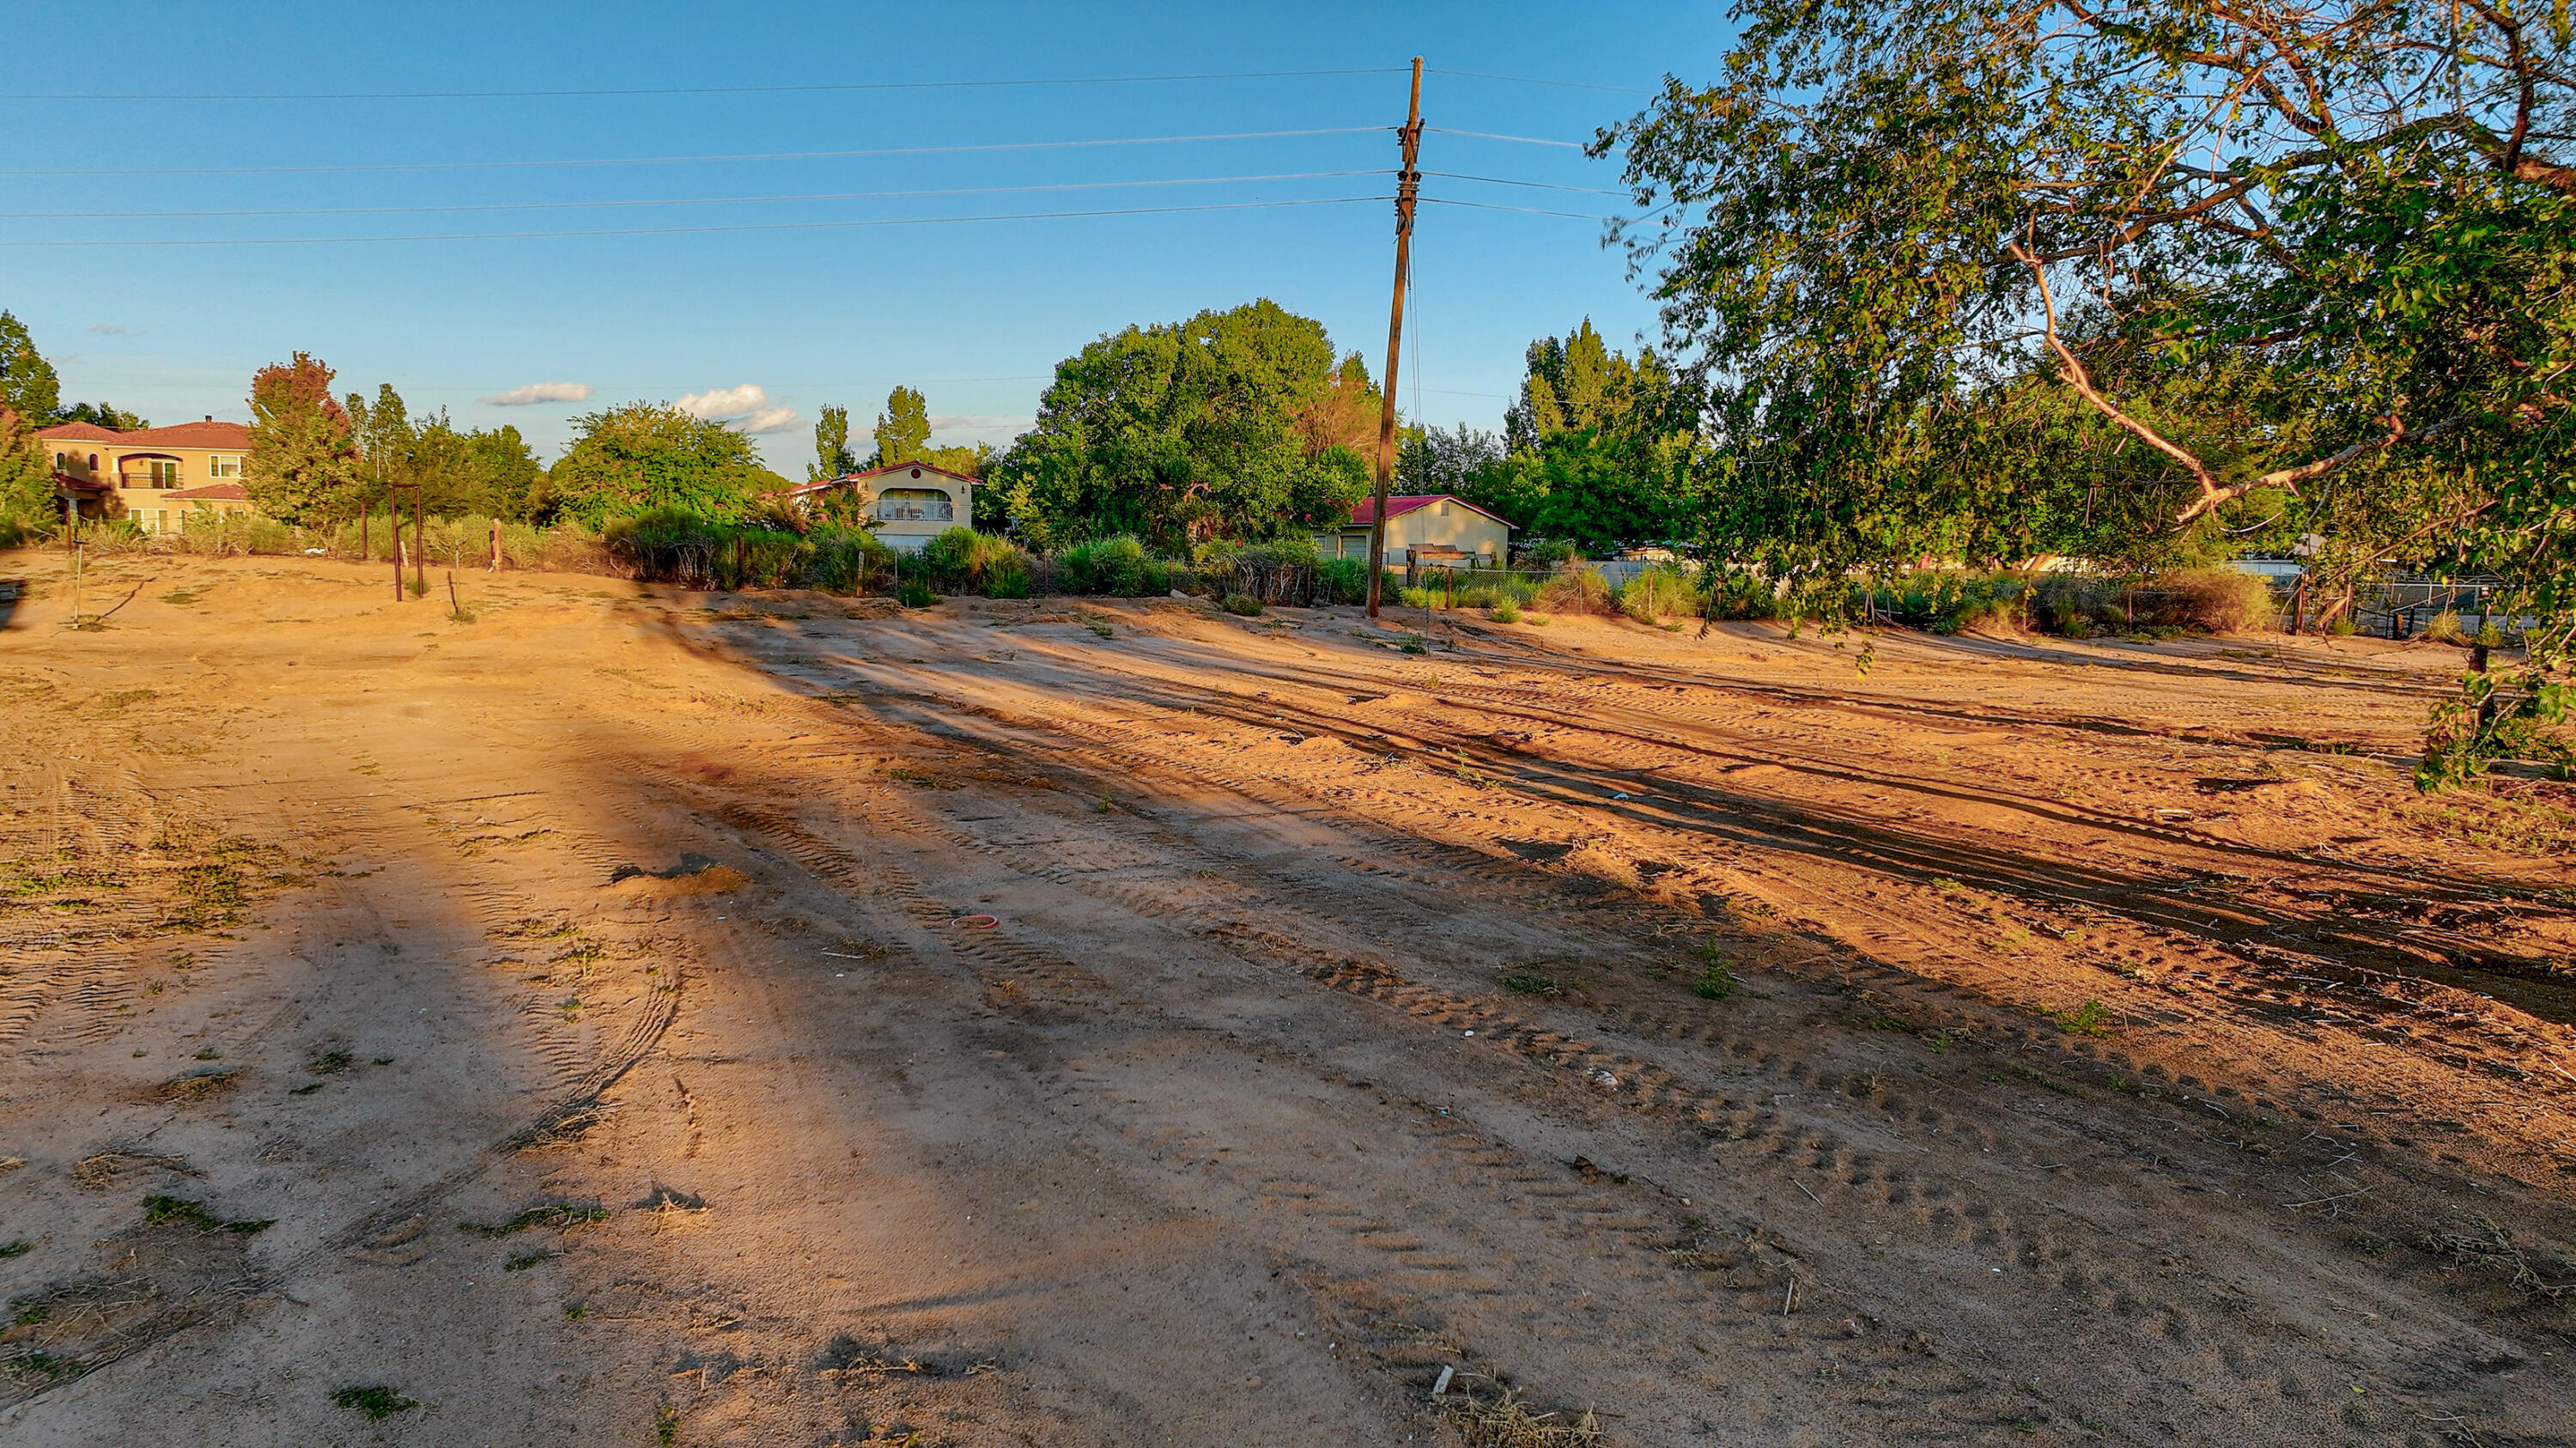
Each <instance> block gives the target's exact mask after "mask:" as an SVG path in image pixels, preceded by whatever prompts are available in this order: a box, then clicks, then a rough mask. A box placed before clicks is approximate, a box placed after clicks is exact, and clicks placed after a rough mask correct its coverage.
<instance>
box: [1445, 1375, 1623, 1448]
mask: <svg viewBox="0 0 2576 1448" xmlns="http://www.w3.org/2000/svg"><path fill="white" fill-rule="evenodd" d="M1460 1381H1461V1382H1465V1381H1467V1380H1466V1379H1461V1380H1460ZM1440 1416H1441V1417H1442V1418H1444V1419H1446V1420H1447V1421H1448V1423H1449V1426H1450V1427H1452V1428H1455V1429H1456V1430H1457V1431H1458V1438H1459V1441H1460V1442H1462V1443H1465V1444H1466V1445H1467V1448H1592V1445H1596V1444H1599V1443H1601V1442H1602V1441H1603V1439H1602V1437H1601V1428H1600V1425H1599V1424H1598V1423H1596V1422H1595V1421H1594V1420H1593V1416H1592V1414H1591V1413H1589V1412H1586V1413H1584V1414H1583V1415H1582V1416H1581V1417H1579V1418H1576V1419H1574V1420H1573V1421H1572V1422H1564V1423H1561V1422H1558V1421H1557V1415H1556V1414H1555V1413H1533V1412H1531V1411H1530V1410H1529V1407H1528V1405H1526V1404H1524V1403H1523V1402H1522V1401H1521V1399H1520V1394H1518V1393H1516V1392H1513V1391H1512V1390H1511V1389H1510V1388H1508V1387H1506V1386H1504V1385H1503V1384H1501V1383H1495V1384H1494V1392H1493V1395H1492V1396H1491V1397H1481V1398H1480V1397H1478V1396H1476V1393H1475V1390H1474V1389H1472V1388H1466V1387H1460V1388H1457V1389H1453V1390H1452V1391H1450V1392H1447V1393H1443V1394H1442V1395H1441V1397H1440Z"/></svg>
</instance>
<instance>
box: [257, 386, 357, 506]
mask: <svg viewBox="0 0 2576 1448" xmlns="http://www.w3.org/2000/svg"><path fill="white" fill-rule="evenodd" d="M333 375H334V374H333V373H332V370H331V368H330V367H329V366H327V365H325V364H324V363H323V362H322V361H321V360H320V359H318V358H315V357H313V356H312V355H310V354H308V353H304V352H298V353H296V354H295V359H294V360H293V361H291V362H272V363H270V364H269V365H268V366H266V367H262V368H261V369H259V371H258V372H257V373H255V374H253V375H252V377H251V383H250V415H251V423H250V456H249V457H248V459H246V460H245V461H244V462H243V464H242V486H243V489H244V490H245V491H246V492H248V493H249V494H250V500H251V502H252V503H254V504H256V505H257V506H258V508H259V510H260V511H261V512H263V513H266V514H268V515H269V516H270V517H272V518H275V519H277V520H279V521H280V522H285V523H305V522H322V521H325V520H328V519H330V518H332V517H334V516H336V515H338V514H340V513H342V512H344V511H350V510H354V509H355V508H356V507H358V506H359V505H360V503H361V501H362V490H361V485H360V483H359V458H358V448H357V443H356V441H355V439H354V437H353V436H352V434H351V431H350V424H349V414H348V412H347V411H346V410H345V409H343V408H342V407H341V406H340V404H339V402H338V401H337V400H336V399H334V398H333V397H332V396H331V379H332V376H333Z"/></svg>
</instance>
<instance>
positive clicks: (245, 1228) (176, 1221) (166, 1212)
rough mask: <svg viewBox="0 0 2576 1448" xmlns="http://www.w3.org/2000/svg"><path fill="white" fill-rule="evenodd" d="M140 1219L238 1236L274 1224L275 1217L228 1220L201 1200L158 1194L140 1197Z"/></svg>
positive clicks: (243, 1235)
mask: <svg viewBox="0 0 2576 1448" xmlns="http://www.w3.org/2000/svg"><path fill="white" fill-rule="evenodd" d="M143 1222H144V1225H145V1226H150V1227H193V1228H195V1229H196V1230H198V1231H200V1232H230V1233H233V1234H234V1235H235V1236H241V1237H247V1236H249V1235H251V1234H252V1233H254V1232H265V1231H267V1230H268V1229H269V1228H271V1227H274V1226H276V1225H277V1219H276V1218H274V1217H263V1218H259V1219H256V1220H243V1221H235V1222H227V1221H224V1220H223V1219H222V1218H220V1217H217V1216H216V1215H215V1214H214V1213H212V1212H210V1211H207V1210H206V1205H205V1203H203V1202H192V1201H189V1200H188V1199H187V1198H185V1197H168V1196H157V1195H156V1196H149V1197H145V1198H144V1199H143Z"/></svg>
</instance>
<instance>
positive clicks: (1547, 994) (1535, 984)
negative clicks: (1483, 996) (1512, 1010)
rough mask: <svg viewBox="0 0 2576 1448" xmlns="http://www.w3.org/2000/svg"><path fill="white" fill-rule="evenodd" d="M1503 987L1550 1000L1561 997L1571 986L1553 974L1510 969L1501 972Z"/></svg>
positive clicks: (1520, 993)
mask: <svg viewBox="0 0 2576 1448" xmlns="http://www.w3.org/2000/svg"><path fill="white" fill-rule="evenodd" d="M1503 989H1505V990H1507V991H1511V992H1513V993H1515V994H1517V995H1530V996H1537V997H1539V998H1540V999H1542V1000H1551V1001H1552V1000H1559V999H1562V998H1563V997H1564V995H1565V993H1566V992H1567V991H1568V990H1571V989H1573V987H1572V985H1570V984H1569V983H1568V982H1566V981H1563V980H1559V979H1558V978H1557V977H1555V976H1552V975H1541V974H1540V973H1539V972H1537V971H1534V970H1511V971H1505V972H1504V973H1503Z"/></svg>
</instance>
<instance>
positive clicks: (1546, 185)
mask: <svg viewBox="0 0 2576 1448" xmlns="http://www.w3.org/2000/svg"><path fill="white" fill-rule="evenodd" d="M1422 174H1423V175H1425V176H1439V177H1443V178H1446V179H1448V180H1451V181H1482V182H1484V183H1485V184H1487V185H1489V186H1528V187H1533V188H1535V189H1537V190H1540V191H1580V192H1582V193H1583V194H1584V195H1586V196H1625V195H1627V194H1628V193H1627V192H1625V191H1617V190H1608V189H1604V188H1602V187H1599V186H1560V185H1557V184H1556V183H1555V182H1553V181H1515V180H1512V179H1511V178H1509V177H1507V176H1469V175H1466V174H1464V173H1462V172H1458V171H1425V172H1423V173H1422Z"/></svg>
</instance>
